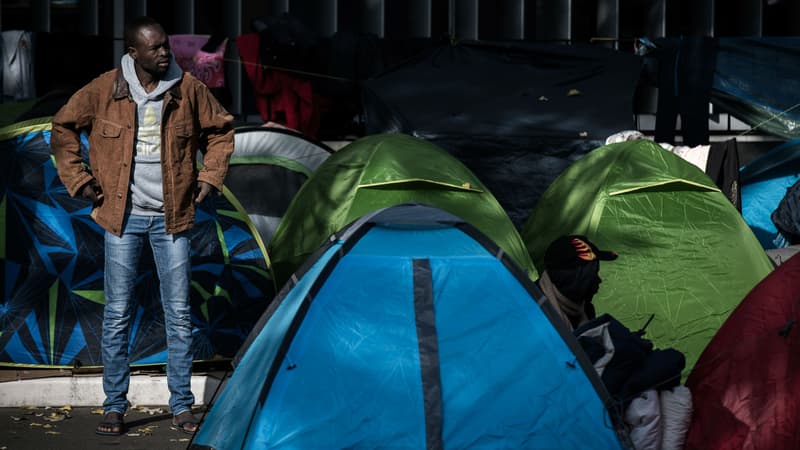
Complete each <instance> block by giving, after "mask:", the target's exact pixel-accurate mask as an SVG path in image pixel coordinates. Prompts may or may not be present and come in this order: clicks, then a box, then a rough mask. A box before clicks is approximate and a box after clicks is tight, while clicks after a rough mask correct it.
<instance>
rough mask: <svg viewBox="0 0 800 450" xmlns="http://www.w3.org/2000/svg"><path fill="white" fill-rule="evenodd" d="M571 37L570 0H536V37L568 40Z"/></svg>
mask: <svg viewBox="0 0 800 450" xmlns="http://www.w3.org/2000/svg"><path fill="white" fill-rule="evenodd" d="M571 37H572V1H571V0H537V2H536V39H537V40H542V41H568V40H569V39H570V38H571Z"/></svg>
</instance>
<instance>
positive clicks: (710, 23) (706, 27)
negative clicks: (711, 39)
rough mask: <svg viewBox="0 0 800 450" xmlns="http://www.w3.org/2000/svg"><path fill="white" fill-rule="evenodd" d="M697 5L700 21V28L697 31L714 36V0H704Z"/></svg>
mask: <svg viewBox="0 0 800 450" xmlns="http://www.w3.org/2000/svg"><path fill="white" fill-rule="evenodd" d="M698 7H699V8H700V11H699V12H698V15H699V17H700V19H701V21H700V24H699V26H700V29H699V30H697V31H698V32H699V33H700V34H701V35H703V36H714V0H704V1H702V2H700V3H699V5H698Z"/></svg>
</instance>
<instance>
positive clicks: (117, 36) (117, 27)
mask: <svg viewBox="0 0 800 450" xmlns="http://www.w3.org/2000/svg"><path fill="white" fill-rule="evenodd" d="M113 17H114V23H113V26H112V36H113V37H114V66H118V65H119V61H120V59H122V55H123V54H124V53H125V38H124V36H123V34H124V32H125V0H114V4H113Z"/></svg>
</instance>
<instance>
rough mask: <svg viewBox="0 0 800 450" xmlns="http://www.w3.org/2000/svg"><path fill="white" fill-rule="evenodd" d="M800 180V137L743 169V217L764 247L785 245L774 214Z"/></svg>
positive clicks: (740, 173) (767, 153)
mask: <svg viewBox="0 0 800 450" xmlns="http://www.w3.org/2000/svg"><path fill="white" fill-rule="evenodd" d="M798 181H800V138H797V139H793V140H791V141H788V142H784V143H782V144H781V145H778V146H777V147H775V148H773V149H771V150H769V151H768V152H766V153H764V154H763V155H761V156H760V157H758V158H757V159H755V160H754V161H752V162H750V163H748V164H746V165H745V166H743V167H742V168H740V169H739V183H740V186H741V192H742V194H741V195H742V216H743V217H744V220H745V222H747V225H749V226H750V229H751V230H753V233H755V235H756V237H757V238H758V241H759V242H760V243H761V246H762V247H764V248H765V249H767V250H770V249H775V248H780V247H783V246H785V244H786V242H785V241H784V239H782V237H781V236H780V235H779V233H778V229H777V227H776V226H775V223H774V222H773V221H772V213H773V212H774V211H775V210H776V209H777V208H778V205H779V204H780V203H781V200H783V198H784V196H786V190H787V189H789V188H790V187H792V185H794V184H795V183H797V182H798Z"/></svg>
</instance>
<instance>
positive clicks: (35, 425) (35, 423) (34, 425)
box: [31, 422, 42, 427]
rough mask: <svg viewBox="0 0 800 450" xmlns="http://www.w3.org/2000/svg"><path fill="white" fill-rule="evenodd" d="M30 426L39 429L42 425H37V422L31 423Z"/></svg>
mask: <svg viewBox="0 0 800 450" xmlns="http://www.w3.org/2000/svg"><path fill="white" fill-rule="evenodd" d="M31 426H32V427H41V426H42V424H41V423H39V422H31Z"/></svg>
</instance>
